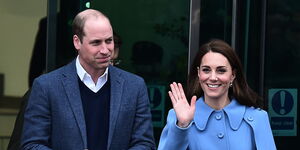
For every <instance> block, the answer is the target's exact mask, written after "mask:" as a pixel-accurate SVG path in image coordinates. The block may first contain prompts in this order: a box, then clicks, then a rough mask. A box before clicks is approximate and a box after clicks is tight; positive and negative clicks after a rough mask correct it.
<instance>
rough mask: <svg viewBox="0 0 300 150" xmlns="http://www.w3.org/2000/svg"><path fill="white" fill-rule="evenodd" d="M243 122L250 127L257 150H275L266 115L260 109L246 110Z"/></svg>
mask: <svg viewBox="0 0 300 150" xmlns="http://www.w3.org/2000/svg"><path fill="white" fill-rule="evenodd" d="M249 117H250V118H253V119H250V120H249ZM244 119H245V121H246V122H247V123H248V124H249V125H250V126H251V127H252V129H253V133H254V139H255V144H256V148H257V150H266V149H267V150H276V145H275V142H274V137H273V134H272V130H271V126H270V122H269V117H268V113H267V112H266V111H264V110H262V109H254V108H248V109H247V110H246V114H245V118H244Z"/></svg>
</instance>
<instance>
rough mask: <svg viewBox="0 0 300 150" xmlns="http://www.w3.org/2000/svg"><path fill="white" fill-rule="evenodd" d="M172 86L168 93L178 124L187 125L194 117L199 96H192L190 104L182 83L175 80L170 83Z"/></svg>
mask: <svg viewBox="0 0 300 150" xmlns="http://www.w3.org/2000/svg"><path fill="white" fill-rule="evenodd" d="M170 87H171V91H169V92H168V93H169V96H170V98H171V101H172V105H173V108H174V110H175V113H176V117H177V125H178V126H179V127H187V126H188V125H189V124H190V122H191V121H192V120H193V118H194V114H195V103H196V99H197V97H196V96H193V97H192V99H191V105H190V104H189V102H188V101H187V99H186V97H185V94H184V91H183V88H182V85H181V84H180V83H178V84H177V83H176V82H173V83H172V84H170Z"/></svg>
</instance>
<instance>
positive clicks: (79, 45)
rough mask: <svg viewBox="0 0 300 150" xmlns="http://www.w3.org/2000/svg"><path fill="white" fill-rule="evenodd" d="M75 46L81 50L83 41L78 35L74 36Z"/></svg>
mask: <svg viewBox="0 0 300 150" xmlns="http://www.w3.org/2000/svg"><path fill="white" fill-rule="evenodd" d="M73 44H74V47H75V48H76V49H77V50H79V49H80V47H81V41H80V39H79V37H78V36H77V35H73Z"/></svg>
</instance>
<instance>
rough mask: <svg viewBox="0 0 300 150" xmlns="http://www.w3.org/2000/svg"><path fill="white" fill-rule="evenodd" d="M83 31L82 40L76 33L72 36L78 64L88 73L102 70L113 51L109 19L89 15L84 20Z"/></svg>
mask: <svg viewBox="0 0 300 150" xmlns="http://www.w3.org/2000/svg"><path fill="white" fill-rule="evenodd" d="M84 33H85V36H83V38H82V41H80V40H79V38H78V37H77V35H74V37H73V43H74V46H75V48H76V49H77V50H78V54H79V61H80V64H81V65H82V66H83V68H84V69H85V70H86V71H87V72H88V73H89V74H92V73H95V72H99V71H100V72H104V71H105V69H106V68H107V67H108V65H109V64H110V60H111V57H112V56H113V53H114V52H113V51H114V42H113V31H112V27H111V25H110V23H109V21H108V20H107V19H104V18H101V17H98V18H94V17H91V18H89V19H87V20H86V22H85V26H84Z"/></svg>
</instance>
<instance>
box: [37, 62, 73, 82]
mask: <svg viewBox="0 0 300 150" xmlns="http://www.w3.org/2000/svg"><path fill="white" fill-rule="evenodd" d="M71 72H75V73H76V69H75V65H74V64H73V63H72V62H71V63H69V64H67V65H64V66H61V67H60V68H57V69H55V70H53V71H50V72H48V73H45V74H42V75H41V76H39V77H38V78H37V80H42V81H50V82H51V80H57V79H58V78H61V77H62V75H64V74H69V73H71Z"/></svg>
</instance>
